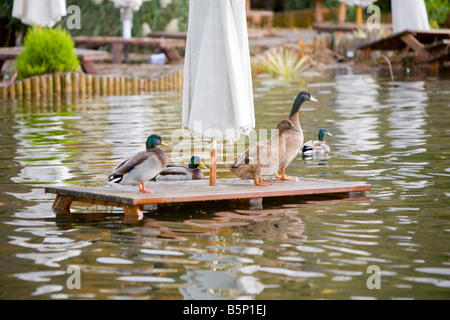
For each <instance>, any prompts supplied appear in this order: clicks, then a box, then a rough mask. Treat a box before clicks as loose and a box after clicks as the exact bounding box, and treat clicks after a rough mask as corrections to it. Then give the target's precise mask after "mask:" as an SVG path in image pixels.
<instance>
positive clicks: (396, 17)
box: [391, 0, 430, 33]
mask: <svg viewBox="0 0 450 320" xmlns="http://www.w3.org/2000/svg"><path fill="white" fill-rule="evenodd" d="M391 7H392V29H393V31H394V33H399V32H402V31H405V30H408V29H409V30H430V24H429V22H428V13H427V8H426V6H425V1H424V0H391Z"/></svg>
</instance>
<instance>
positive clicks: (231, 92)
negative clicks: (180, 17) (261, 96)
mask: <svg viewBox="0 0 450 320" xmlns="http://www.w3.org/2000/svg"><path fill="white" fill-rule="evenodd" d="M182 109H183V112H182V126H183V128H188V129H189V130H190V131H191V133H193V135H194V136H196V137H200V138H202V139H215V140H218V141H223V140H228V141H232V142H233V141H236V140H237V139H239V135H240V134H242V133H244V134H248V133H249V132H250V131H251V129H253V128H254V127H255V115H254V106H253V88H252V76H251V67H250V52H249V46H248V34H247V20H246V12H245V0H220V1H211V0H190V2H189V25H188V33H187V43H186V53H185V64H184V84H183V107H182Z"/></svg>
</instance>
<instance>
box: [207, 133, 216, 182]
mask: <svg viewBox="0 0 450 320" xmlns="http://www.w3.org/2000/svg"><path fill="white" fill-rule="evenodd" d="M216 177H217V143H216V140H215V139H211V163H210V165H209V186H210V187H215V186H216Z"/></svg>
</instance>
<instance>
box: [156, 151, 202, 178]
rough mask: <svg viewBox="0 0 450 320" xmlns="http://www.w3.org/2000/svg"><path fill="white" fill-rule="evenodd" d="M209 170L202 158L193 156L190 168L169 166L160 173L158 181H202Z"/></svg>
mask: <svg viewBox="0 0 450 320" xmlns="http://www.w3.org/2000/svg"><path fill="white" fill-rule="evenodd" d="M202 169H207V168H206V166H205V165H204V164H203V162H202V158H200V157H198V156H192V157H191V159H190V160H189V165H188V167H186V166H181V165H168V166H167V167H166V168H165V169H164V170H163V171H161V172H160V173H159V175H158V176H157V177H156V180H157V181H159V180H164V181H165V180H202V179H203V171H202Z"/></svg>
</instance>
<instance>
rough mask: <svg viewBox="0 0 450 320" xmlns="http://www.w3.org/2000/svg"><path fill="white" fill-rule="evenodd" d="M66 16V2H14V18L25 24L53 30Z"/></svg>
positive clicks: (18, 0) (15, 0)
mask: <svg viewBox="0 0 450 320" xmlns="http://www.w3.org/2000/svg"><path fill="white" fill-rule="evenodd" d="M65 15H67V11H66V0H14V4H13V11H12V16H13V17H14V18H17V19H20V20H21V21H22V23H24V24H28V25H35V24H36V25H39V26H41V27H50V28H51V27H53V26H54V25H55V24H57V23H58V22H59V21H60V20H61V18H62V17H63V16H65Z"/></svg>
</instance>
